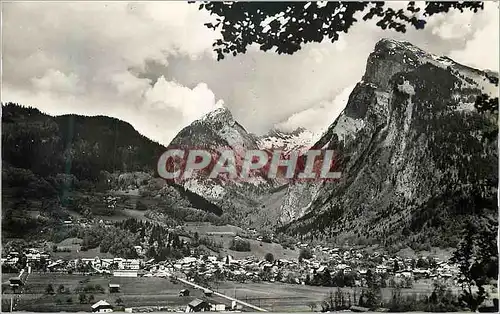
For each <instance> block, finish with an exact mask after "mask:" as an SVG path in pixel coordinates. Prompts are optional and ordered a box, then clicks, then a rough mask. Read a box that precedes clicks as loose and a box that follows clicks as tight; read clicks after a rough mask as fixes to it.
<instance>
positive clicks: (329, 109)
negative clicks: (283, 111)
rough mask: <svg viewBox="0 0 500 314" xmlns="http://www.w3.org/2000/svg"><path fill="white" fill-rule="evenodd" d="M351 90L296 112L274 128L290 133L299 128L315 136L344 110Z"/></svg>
mask: <svg viewBox="0 0 500 314" xmlns="http://www.w3.org/2000/svg"><path fill="white" fill-rule="evenodd" d="M353 89H354V85H351V86H348V87H346V88H345V89H344V90H342V91H341V92H340V93H339V94H338V95H337V96H336V97H335V98H334V99H333V100H331V101H324V102H321V103H320V104H319V105H317V106H314V107H311V108H308V109H306V110H303V111H300V112H297V113H295V114H293V115H291V116H290V117H289V118H288V119H286V120H285V121H283V122H281V123H278V124H276V128H277V129H279V130H282V131H285V132H292V131H294V130H296V129H297V128H299V127H304V128H306V129H308V130H309V131H311V132H313V133H315V134H319V133H322V132H324V131H325V130H326V129H327V128H328V126H329V125H330V124H332V123H333V122H334V121H335V119H336V118H337V117H338V116H339V115H340V113H341V112H342V110H344V108H345V106H346V105H347V101H348V100H349V95H350V94H351V92H352V90H353Z"/></svg>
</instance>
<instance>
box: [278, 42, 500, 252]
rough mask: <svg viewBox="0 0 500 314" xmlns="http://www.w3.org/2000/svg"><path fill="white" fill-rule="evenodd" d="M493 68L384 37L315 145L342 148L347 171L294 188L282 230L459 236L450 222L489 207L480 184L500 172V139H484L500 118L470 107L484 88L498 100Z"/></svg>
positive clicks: (376, 237)
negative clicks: (469, 64)
mask: <svg viewBox="0 0 500 314" xmlns="http://www.w3.org/2000/svg"><path fill="white" fill-rule="evenodd" d="M492 75H493V74H491V73H490V72H484V71H481V70H478V69H473V68H470V67H467V66H464V65H461V64H458V63H456V62H454V61H453V60H451V59H449V58H446V57H438V56H435V55H433V54H430V53H426V52H425V51H423V50H422V49H420V48H417V47H415V46H413V45H411V44H410V43H408V42H399V41H395V40H389V39H383V40H381V41H379V42H378V43H377V45H376V46H375V49H374V51H373V52H372V53H371V54H370V55H369V57H368V61H367V66H366V72H365V75H364V77H363V80H362V81H361V82H359V83H358V84H357V85H356V87H355V88H354V90H353V92H352V93H351V95H350V96H349V100H348V103H347V105H346V108H345V109H344V111H343V112H342V113H341V115H340V116H339V117H338V118H337V119H336V120H335V121H334V122H333V123H332V125H331V126H330V127H329V128H328V130H327V131H326V132H325V133H324V134H323V136H322V137H321V138H320V140H319V141H318V142H317V143H316V144H315V145H313V148H315V149H319V148H324V149H332V150H334V151H336V152H337V154H338V156H339V159H338V167H339V169H337V170H338V171H341V172H342V178H341V179H340V181H339V182H335V183H328V182H326V183H322V184H316V183H312V184H303V185H300V184H299V185H296V186H291V187H290V188H289V191H288V192H287V196H286V200H285V201H284V203H285V204H286V206H287V208H286V213H285V214H286V215H287V217H288V219H287V218H286V217H285V219H282V221H283V222H286V221H287V220H291V222H290V223H289V224H288V225H286V227H284V228H283V229H282V230H286V231H288V232H290V233H295V234H296V233H300V234H308V235H315V236H318V235H320V234H321V235H322V236H327V237H331V238H334V239H335V240H337V241H343V240H349V241H355V242H363V241H365V242H366V241H368V240H370V241H375V242H378V243H381V242H382V241H383V242H385V244H389V245H390V244H391V243H393V242H391V241H400V239H401V238H408V239H409V241H415V242H419V241H420V242H423V243H429V238H431V239H432V241H434V243H432V244H433V245H444V246H447V245H450V244H452V243H454V242H453V241H454V240H453V239H454V233H453V231H452V230H453V228H454V226H455V227H456V226H457V225H459V224H460V223H462V222H463V221H464V219H467V217H468V216H467V215H469V214H473V213H474V212H475V211H476V210H482V208H483V207H484V206H489V205H485V203H484V202H483V203H481V204H479V203H477V197H476V196H477V195H483V196H484V195H485V194H484V193H483V192H480V189H481V186H483V185H484V182H487V181H490V182H491V181H494V182H496V181H497V179H498V163H497V162H496V161H497V150H496V143H495V145H492V144H491V143H487V142H485V141H484V139H483V136H482V134H483V133H482V132H483V131H484V129H485V128H488V127H494V126H495V124H496V123H497V122H496V121H494V120H496V119H492V118H491V117H490V116H488V115H486V114H481V113H479V112H477V110H476V109H475V107H474V102H475V100H476V99H477V97H478V96H480V95H481V94H488V95H491V96H492V97H498V90H497V86H496V85H495V84H493V83H491V76H492ZM488 197H490V198H491V197H495V196H494V195H489V194H488ZM287 200H288V201H287ZM297 200H301V201H300V202H298V201H297ZM486 203H487V202H486ZM464 204H467V206H466V207H467V209H465V208H464ZM495 210H496V208H493V211H492V212H495ZM438 226H439V228H441V229H439V228H438ZM438 229H439V230H438ZM443 230H444V231H443ZM410 235H411V237H410ZM424 237H427V238H424Z"/></svg>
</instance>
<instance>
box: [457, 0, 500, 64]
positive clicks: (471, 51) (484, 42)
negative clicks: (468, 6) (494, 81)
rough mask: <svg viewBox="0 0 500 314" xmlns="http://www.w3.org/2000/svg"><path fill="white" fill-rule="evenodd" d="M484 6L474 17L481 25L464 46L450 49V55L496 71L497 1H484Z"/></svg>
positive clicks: (467, 62) (464, 62) (462, 61)
mask: <svg viewBox="0 0 500 314" xmlns="http://www.w3.org/2000/svg"><path fill="white" fill-rule="evenodd" d="M484 6H485V7H484V10H483V11H481V12H480V13H478V15H479V16H478V17H476V18H477V19H478V20H479V21H480V22H481V24H482V25H480V26H479V27H478V28H477V29H475V30H474V32H472V38H471V39H470V40H468V41H466V42H465V47H464V48H463V49H457V50H453V51H451V53H450V57H451V58H452V59H454V60H455V61H457V62H461V63H463V64H467V65H471V66H473V67H477V68H482V69H489V70H493V71H498V69H499V64H498V56H499V50H498V46H499V45H500V42H499V36H500V34H499V30H498V21H499V20H498V19H499V10H498V3H493V2H486V3H485V4H484Z"/></svg>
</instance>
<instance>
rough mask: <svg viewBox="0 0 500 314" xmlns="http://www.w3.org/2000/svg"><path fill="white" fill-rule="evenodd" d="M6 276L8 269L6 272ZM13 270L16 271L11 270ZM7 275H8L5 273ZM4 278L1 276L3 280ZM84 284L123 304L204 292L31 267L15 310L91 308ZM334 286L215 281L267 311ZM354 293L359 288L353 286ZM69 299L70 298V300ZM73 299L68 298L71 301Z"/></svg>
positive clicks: (292, 306) (173, 301) (158, 302)
mask: <svg viewBox="0 0 500 314" xmlns="http://www.w3.org/2000/svg"><path fill="white" fill-rule="evenodd" d="M4 275H5V278H9V277H12V276H8V277H7V275H8V274H4ZM9 275H14V274H9ZM6 280H7V279H6ZM6 280H4V281H6ZM109 283H114V284H119V285H120V287H121V291H120V292H119V293H109V290H108V285H109ZM48 284H52V286H53V287H54V290H56V291H57V290H58V287H59V285H63V286H64V288H65V289H68V290H69V293H57V294H55V295H47V294H46V289H47V286H48ZM88 285H100V286H101V287H103V288H104V293H99V292H92V293H86V295H87V296H89V295H90V294H92V295H93V296H94V302H97V301H98V300H107V301H108V302H110V303H112V304H116V300H117V299H118V298H120V299H121V300H122V301H123V304H124V306H126V307H139V306H167V307H169V308H182V309H183V308H185V306H186V305H187V304H188V303H189V302H190V301H191V300H193V299H194V298H196V297H201V296H202V292H201V291H198V290H193V289H190V290H191V296H189V297H179V296H178V293H179V291H180V290H181V289H184V288H189V287H187V286H185V285H184V284H182V283H173V282H171V281H170V280H169V279H162V278H157V277H149V278H148V277H138V278H122V277H112V276H101V275H99V276H84V275H79V274H72V275H69V274H62V273H46V274H43V273H32V274H30V275H29V278H28V281H27V285H26V287H25V289H24V292H23V294H22V296H21V298H20V301H19V303H18V305H17V307H16V308H17V309H18V310H25V311H35V310H36V311H89V310H90V304H80V303H79V298H78V295H79V292H78V291H79V290H80V289H82V288H83V287H85V286H88ZM336 289H337V288H331V287H316V286H303V285H291V284H283V283H268V282H263V283H244V284H242V283H237V282H222V283H220V284H219V285H217V289H216V290H217V291H218V292H220V293H222V294H225V295H227V296H230V297H235V298H237V299H239V300H242V301H245V302H248V303H250V304H253V305H256V306H259V307H262V308H265V309H268V310H270V311H294V312H295V311H310V308H309V303H311V302H313V303H315V304H316V305H317V307H318V308H320V304H321V302H322V301H323V300H324V299H325V297H327V295H328V293H329V292H330V291H336ZM391 290H392V289H391V288H384V289H382V294H383V297H384V299H388V298H390V297H391ZM342 291H344V292H351V294H353V292H354V289H353V288H342ZM431 291H432V285H431V284H430V282H425V281H421V282H417V283H416V284H415V285H414V288H412V289H404V290H403V291H402V293H403V294H413V293H416V294H420V293H423V294H429V293H430V292H431ZM11 293H12V292H11V291H9V289H5V290H3V297H4V298H5V299H10V295H11ZM356 293H357V295H358V296H359V294H360V293H361V290H360V288H357V292H356ZM68 299H71V301H68ZM212 300H213V301H214V302H216V303H223V304H226V305H229V303H228V301H227V300H224V299H222V298H220V297H214V298H213V299H212ZM70 302H71V303H70Z"/></svg>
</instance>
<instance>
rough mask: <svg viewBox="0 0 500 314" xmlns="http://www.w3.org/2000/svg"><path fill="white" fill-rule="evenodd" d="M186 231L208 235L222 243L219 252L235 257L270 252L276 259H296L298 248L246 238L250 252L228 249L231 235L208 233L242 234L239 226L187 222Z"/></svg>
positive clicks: (261, 255) (261, 254)
mask: <svg viewBox="0 0 500 314" xmlns="http://www.w3.org/2000/svg"><path fill="white" fill-rule="evenodd" d="M184 228H185V229H186V230H187V231H190V232H198V234H199V235H200V236H205V237H208V238H210V239H212V240H214V241H216V242H219V243H222V244H223V246H224V248H223V249H222V250H221V253H222V254H224V255H231V256H233V257H234V258H236V259H243V258H245V257H248V256H255V257H257V258H260V259H263V258H264V256H265V255H266V253H272V254H273V255H274V257H275V258H276V259H298V257H299V252H300V250H298V249H296V250H289V249H283V247H282V246H281V245H280V244H277V243H266V242H261V241H257V240H253V239H246V238H245V240H247V241H248V242H250V249H251V251H250V252H237V251H232V250H230V249H229V247H230V246H231V240H233V239H234V236H233V235H228V234H222V235H210V234H209V233H211V232H234V233H235V234H242V233H244V231H243V230H242V229H241V228H238V227H235V226H231V225H224V226H216V225H212V224H209V223H187V224H186V226H185V227H184ZM207 233H208V234H207Z"/></svg>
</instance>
